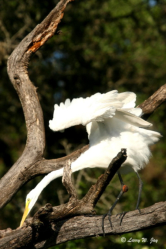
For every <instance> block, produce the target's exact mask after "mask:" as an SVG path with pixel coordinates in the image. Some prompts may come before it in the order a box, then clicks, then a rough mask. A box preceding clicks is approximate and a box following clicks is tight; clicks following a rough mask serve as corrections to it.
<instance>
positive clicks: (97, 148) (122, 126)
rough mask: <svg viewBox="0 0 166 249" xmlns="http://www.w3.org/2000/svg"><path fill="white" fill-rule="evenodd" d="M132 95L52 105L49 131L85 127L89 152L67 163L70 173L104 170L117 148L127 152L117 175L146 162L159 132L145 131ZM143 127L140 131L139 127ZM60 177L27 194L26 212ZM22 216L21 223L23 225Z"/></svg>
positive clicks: (115, 94) (47, 178)
mask: <svg viewBox="0 0 166 249" xmlns="http://www.w3.org/2000/svg"><path fill="white" fill-rule="evenodd" d="M135 101H136V95H135V94H134V93H131V92H125V93H118V92H117V91H116V90H114V91H111V92H108V93H106V94H101V93H96V94H94V95H92V96H91V97H89V98H86V99H83V98H78V99H73V100H72V101H71V102H70V100H69V99H67V100H66V101H65V103H64V104H63V103H61V104H60V106H58V105H55V106H54V114H53V120H50V122H49V126H50V128H51V129H52V130H54V131H57V130H62V129H65V128H67V127H70V126H73V125H77V124H83V125H86V129H87V132H88V138H89V143H90V146H89V149H88V150H87V151H85V152H84V153H83V154H82V155H81V156H80V157H79V158H77V159H76V160H75V162H73V163H72V164H71V169H72V172H75V171H77V170H81V169H83V168H87V167H90V168H93V167H101V168H107V167H108V165H109V163H110V162H111V160H112V159H113V158H114V157H115V156H116V155H117V153H118V152H119V151H120V150H121V148H126V149H127V160H126V161H125V162H124V163H123V164H122V166H121V168H120V172H122V173H127V172H128V171H131V170H134V171H136V172H137V171H138V170H140V169H142V168H143V167H144V166H145V165H146V164H147V163H148V161H149V158H150V156H151V152H150V149H149V146H150V145H152V144H153V143H155V142H157V141H158V140H159V138H160V137H161V135H160V133H158V132H155V131H151V130H147V129H144V128H147V127H149V126H151V124H150V123H148V122H146V121H145V120H143V119H141V118H140V117H139V116H141V114H142V110H141V109H140V108H134V107H135ZM140 127H144V128H140ZM62 175H63V168H62V169H59V170H56V171H53V172H51V173H50V174H48V175H47V176H45V177H44V178H43V180H42V181H41V182H40V183H39V184H38V185H37V186H36V187H35V188H34V189H33V190H32V191H31V192H30V193H29V194H28V195H27V198H26V200H28V203H29V200H30V204H29V210H28V212H29V211H30V210H31V208H32V207H33V205H34V204H35V202H36V200H37V198H38V196H39V194H40V193H41V191H42V190H43V189H44V188H45V187H46V186H47V184H49V183H50V181H52V180H53V179H55V178H57V177H59V176H62ZM24 219H25V216H23V219H22V221H21V224H22V223H23V222H24Z"/></svg>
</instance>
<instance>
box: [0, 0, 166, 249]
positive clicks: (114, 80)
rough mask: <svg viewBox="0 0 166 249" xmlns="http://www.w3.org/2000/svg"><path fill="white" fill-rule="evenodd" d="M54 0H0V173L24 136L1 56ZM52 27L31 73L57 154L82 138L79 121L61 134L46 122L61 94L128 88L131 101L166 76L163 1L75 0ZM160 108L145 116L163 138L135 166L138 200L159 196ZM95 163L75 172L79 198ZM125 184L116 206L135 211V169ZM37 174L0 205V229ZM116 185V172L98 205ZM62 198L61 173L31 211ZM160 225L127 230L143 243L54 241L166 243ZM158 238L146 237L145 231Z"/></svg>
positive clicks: (50, 150) (94, 241) (90, 244)
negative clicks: (52, 32)
mask: <svg viewBox="0 0 166 249" xmlns="http://www.w3.org/2000/svg"><path fill="white" fill-rule="evenodd" d="M56 3H57V1H53V0H50V1H42V2H41V1H39V0H36V1H33V0H26V1H19V0H15V1H14V0H13V1H12V0H8V1H5V0H0V114H1V120H0V148H1V149H0V177H2V176H3V175H4V174H5V172H7V171H8V169H9V168H10V167H11V166H12V164H13V163H14V162H15V161H16V160H17V159H18V158H19V156H20V155H21V153H22V151H23V149H24V146H25V142H26V129H25V122H24V116H23V112H22V108H21V105H20V102H19V99H18V96H17V94H16V92H15V90H14V88H13V86H12V85H11V83H10V81H9V78H8V76H7V70H6V62H7V58H8V56H9V55H10V53H11V52H12V51H13V49H14V48H15V47H16V45H17V44H18V43H19V42H20V41H21V40H22V38H23V37H25V35H26V34H28V33H29V32H30V31H31V30H32V29H33V28H34V27H35V26H36V24H38V23H39V22H40V21H41V20H42V19H43V18H44V17H45V16H46V15H47V14H48V13H49V11H50V10H51V9H52V8H53V7H54V6H55V4H56ZM58 29H59V30H60V31H61V34H60V35H55V36H54V37H52V38H51V39H50V40H49V41H48V42H47V44H46V45H44V47H42V48H41V49H40V50H39V51H38V52H37V53H36V54H35V55H34V56H33V57H32V58H31V61H30V66H29V75H30V78H31V80H32V82H33V83H34V85H35V86H36V87H38V95H39V99H40V102H41V105H42V108H43V112H44V119H45V129H46V142H47V145H46V150H45V157H46V158H48V159H49V158H59V157H62V156H64V155H66V154H69V153H70V152H72V151H73V150H76V149H78V148H80V147H82V146H83V145H85V144H87V143H88V139H87V134H86V131H85V128H84V127H82V126H77V127H72V128H69V129H67V130H65V132H64V133H60V132H59V133H58V132H57V133H53V132H52V131H51V130H49V128H48V121H49V120H50V119H52V115H53V106H54V103H55V102H56V103H60V102H61V101H64V100H65V99H66V98H68V97H69V98H74V97H80V96H82V97H87V96H90V95H91V94H94V93H96V92H101V93H104V92H107V91H110V90H113V89H117V90H118V91H120V92H121V91H134V92H135V93H136V94H137V96H138V97H137V104H139V103H141V102H142V101H143V100H145V99H146V98H148V97H149V96H150V95H151V94H152V93H153V92H154V91H156V90H157V89H158V88H159V87H160V86H161V85H163V84H165V83H166V81H165V79H166V1H165V0H164V1H157V0H156V1H155V0H151V1H146V0H107V1H106V0H103V1H97V0H88V1H85V0H84V1H81V0H75V1H74V2H71V3H70V4H69V5H68V7H67V9H66V10H65V15H64V18H63V20H62V22H61V23H60V25H59V27H58ZM165 112H166V107H165V104H163V105H162V107H160V108H159V109H158V110H157V111H156V112H155V113H154V114H153V116H152V117H151V118H150V119H149V121H150V122H152V123H153V124H154V125H153V129H154V130H156V131H159V132H161V134H162V135H163V138H162V139H161V140H160V142H159V143H157V144H156V145H154V146H153V147H152V153H153V157H152V158H151V160H150V163H149V164H148V165H147V167H146V168H145V169H144V170H142V171H141V173H140V174H141V177H142V179H143V182H144V185H143V193H142V197H141V204H140V207H141V208H144V207H148V206H149V205H152V204H154V203H155V202H159V201H165V195H166V185H165V182H166V173H165V167H166V162H165V149H166V145H165V141H166V138H165V137H166V136H165V135H166V131H165V127H166V119H165ZM102 172H103V170H101V169H86V170H84V171H82V172H78V173H75V174H74V179H75V184H76V187H77V189H78V193H79V195H80V197H82V196H83V195H84V194H85V193H86V192H87V189H88V188H89V187H90V186H91V184H92V183H93V182H94V181H95V179H96V178H97V177H98V176H99V175H100V174H101V173H102ZM123 178H124V182H125V183H126V184H127V185H128V186H129V191H128V193H126V194H125V195H124V197H123V198H122V200H121V201H120V203H119V204H118V205H117V207H116V209H115V211H114V213H119V212H121V211H125V210H126V211H128V210H133V209H134V208H135V205H136V200H137V194H138V184H137V176H136V175H135V174H129V175H126V176H124V177H123ZM40 179H42V177H37V178H35V179H34V180H32V181H31V182H29V183H27V184H26V185H25V186H24V187H23V188H22V189H21V190H20V191H19V192H18V193H17V194H16V195H15V196H14V197H13V199H12V201H11V202H10V203H9V204H8V205H7V206H6V207H5V208H4V209H3V210H1V212H0V229H5V228H7V227H11V228H16V227H18V225H19V223H20V220H21V217H22V212H23V209H24V201H25V197H26V194H27V193H28V192H29V191H30V189H32V188H33V187H34V186H35V185H36V184H37V182H38V181H39V180H40ZM119 191H120V184H119V181H118V178H117V177H115V178H114V180H113V181H112V182H111V183H110V185H109V187H108V188H107V190H106V192H105V194H104V195H103V196H102V198H101V200H100V201H99V203H98V205H97V207H96V211H97V214H103V213H105V212H107V211H108V209H109V207H110V206H111V204H112V203H113V202H114V200H115V198H116V196H117V195H118V193H119ZM67 200H68V195H67V193H66V190H65V189H64V187H63V186H62V184H61V179H57V180H56V181H54V182H52V183H51V184H50V185H49V186H47V187H46V189H45V190H44V191H43V192H42V194H41V195H40V197H39V200H38V201H37V203H36V205H35V207H34V209H33V210H32V212H31V215H33V214H34V212H35V211H36V210H37V208H39V207H40V206H42V205H45V204H46V203H47V202H49V203H52V204H53V205H58V204H59V203H64V202H66V201H67ZM165 233H166V229H165V228H164V227H158V228H155V229H151V230H147V231H141V232H137V233H132V234H126V235H124V237H126V238H127V239H129V238H130V237H132V238H134V239H141V238H147V240H148V243H143V242H140V243H136V242H135V243H134V242H133V243H129V242H128V243H127V242H126V243H122V242H121V236H107V237H105V238H102V237H99V238H91V239H85V240H78V241H71V242H68V243H65V244H62V245H60V246H57V247H56V248H78V249H82V248H90V249H93V248H99V249H107V248H111V247H112V248H128V247H129V248H130V247H132V248H133V247H134V248H136V249H140V248H143V247H145V246H146V247H145V248H146V249H147V248H152V249H153V248H162V249H163V248H166V239H165ZM152 237H153V238H155V239H158V243H157V244H155V243H152V244H150V243H149V241H150V239H151V238H152Z"/></svg>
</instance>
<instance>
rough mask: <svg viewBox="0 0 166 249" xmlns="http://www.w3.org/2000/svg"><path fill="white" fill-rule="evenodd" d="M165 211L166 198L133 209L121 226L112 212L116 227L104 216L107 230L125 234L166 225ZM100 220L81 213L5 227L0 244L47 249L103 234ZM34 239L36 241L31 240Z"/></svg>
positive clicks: (99, 216) (112, 232) (2, 248)
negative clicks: (145, 206) (65, 217)
mask: <svg viewBox="0 0 166 249" xmlns="http://www.w3.org/2000/svg"><path fill="white" fill-rule="evenodd" d="M165 212H166V202H159V203H156V204H154V205H153V206H150V207H147V208H144V209H141V214H139V212H138V210H135V211H130V212H128V213H127V214H126V215H125V216H124V218H123V222H122V225H121V226H120V222H119V218H118V217H117V216H116V215H113V216H112V217H111V221H112V225H113V228H111V227H110V224H109V221H108V219H105V233H106V234H110V235H111V234H112V235H115V234H125V233H130V232H136V231H140V230H144V229H149V228H152V227H156V226H162V225H165V224H166V217H165ZM31 220H32V219H31ZM101 221H102V215H98V216H97V215H96V216H93V217H89V216H83V215H82V216H76V217H73V218H69V219H64V220H61V221H59V222H57V221H56V222H54V221H52V222H51V223H44V222H43V223H42V222H41V223H40V225H39V224H37V225H36V226H35V225H33V226H31V225H27V226H24V227H23V228H21V229H20V228H19V229H16V230H13V231H12V232H10V231H6V230H4V231H1V233H0V235H1V236H2V239H1V240H0V248H1V249H6V248H11V249H14V248H26V249H28V248H29V249H32V248H36V249H39V248H40V249H41V248H42V249H45V248H49V247H51V246H54V245H57V244H60V243H64V242H66V241H68V240H73V239H81V238H86V237H95V236H98V235H101V236H102V234H103V232H102V228H101ZM36 231H38V235H36V236H34V234H36ZM39 233H40V236H39ZM48 234H49V237H48ZM32 240H33V241H34V244H32V243H31V241H32ZM16 245H17V247H16Z"/></svg>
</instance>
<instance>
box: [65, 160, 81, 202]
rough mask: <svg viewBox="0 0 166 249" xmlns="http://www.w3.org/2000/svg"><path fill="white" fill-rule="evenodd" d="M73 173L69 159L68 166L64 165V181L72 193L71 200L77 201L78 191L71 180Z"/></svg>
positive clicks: (69, 192) (70, 193)
mask: <svg viewBox="0 0 166 249" xmlns="http://www.w3.org/2000/svg"><path fill="white" fill-rule="evenodd" d="M71 174H72V171H71V161H70V160H68V162H67V163H66V166H65V167H64V171H63V177H62V183H63V185H64V186H65V188H66V190H67V192H68V194H69V195H70V201H75V200H77V193H76V190H75V188H74V185H73V183H72V180H71Z"/></svg>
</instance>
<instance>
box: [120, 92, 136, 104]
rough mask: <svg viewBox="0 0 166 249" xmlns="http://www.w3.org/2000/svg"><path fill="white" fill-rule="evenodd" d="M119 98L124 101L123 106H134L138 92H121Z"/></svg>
mask: <svg viewBox="0 0 166 249" xmlns="http://www.w3.org/2000/svg"><path fill="white" fill-rule="evenodd" d="M117 99H118V100H119V101H120V102H122V103H123V108H134V107H135V102H136V94H135V93H133V92H123V93H119V94H118V96H117Z"/></svg>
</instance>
